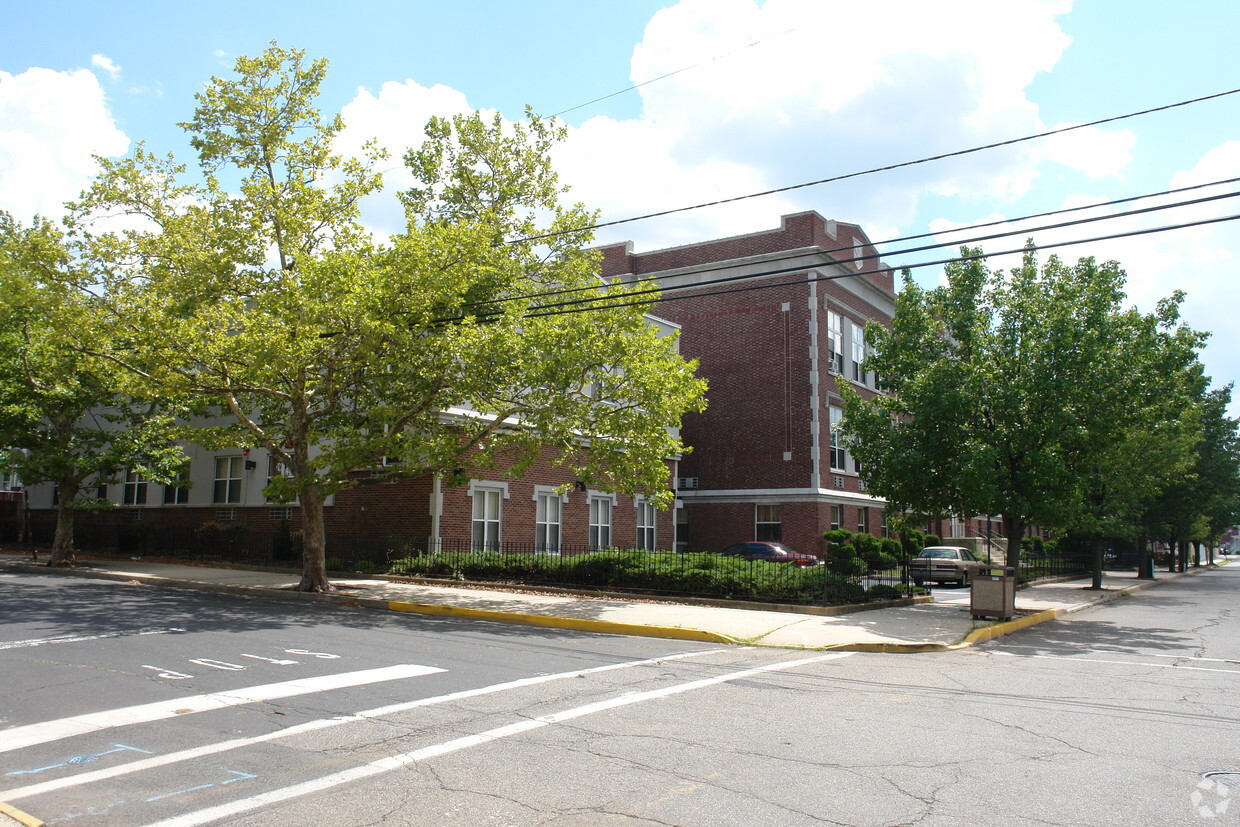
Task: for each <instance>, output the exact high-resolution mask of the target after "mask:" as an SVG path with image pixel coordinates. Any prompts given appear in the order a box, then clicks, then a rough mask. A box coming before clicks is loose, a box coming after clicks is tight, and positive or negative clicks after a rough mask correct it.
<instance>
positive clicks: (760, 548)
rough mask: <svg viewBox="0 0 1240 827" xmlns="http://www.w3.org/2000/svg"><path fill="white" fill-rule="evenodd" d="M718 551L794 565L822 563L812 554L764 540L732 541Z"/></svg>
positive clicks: (724, 553) (730, 555)
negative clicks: (732, 542) (731, 543)
mask: <svg viewBox="0 0 1240 827" xmlns="http://www.w3.org/2000/svg"><path fill="white" fill-rule="evenodd" d="M719 553H720V554H722V555H725V556H727V557H740V558H742V559H744V560H766V561H768V562H771V563H792V564H793V565H794V566H817V565H821V564H822V560H820V559H819V558H817V557H815V556H814V555H812V554H801V553H800V552H796V551H793V550H792V549H790V548H788V547H787V546H785V545H784V544H783V543H768V542H766V541H764V540H751V541H750V542H748V543H734V544H733V545H730V546H728V547H727V548H725V549H724V550H723V551H721V552H719Z"/></svg>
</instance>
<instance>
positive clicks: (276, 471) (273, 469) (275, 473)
mask: <svg viewBox="0 0 1240 827" xmlns="http://www.w3.org/2000/svg"><path fill="white" fill-rule="evenodd" d="M291 476H292V474H291V473H290V472H289V470H288V469H287V468H285V467H284V463H282V462H280V460H278V459H276V458H275V457H273V456H271V455H270V454H268V455H267V483H266V484H267V485H271V481H272V480H274V479H277V478H283V479H288V478H289V477H291ZM267 502H269V503H274V502H275V500H273V499H271V497H267ZM289 502H297V498H296V497H294V498H293V499H292V500H290V501H289Z"/></svg>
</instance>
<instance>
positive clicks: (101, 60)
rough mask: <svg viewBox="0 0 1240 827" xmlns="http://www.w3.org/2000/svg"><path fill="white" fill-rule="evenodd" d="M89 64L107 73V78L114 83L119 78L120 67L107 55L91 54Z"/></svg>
mask: <svg viewBox="0 0 1240 827" xmlns="http://www.w3.org/2000/svg"><path fill="white" fill-rule="evenodd" d="M90 65H91V66H94V67H95V68H96V69H102V70H103V71H104V72H106V73H107V75H108V80H110V81H112V82H113V83H116V82H117V81H118V80H120V79H121V67H119V66H117V65H116V64H115V63H114V62H113V61H112V59H111V58H110V57H108V56H107V55H98V54H96V55H91V56H90Z"/></svg>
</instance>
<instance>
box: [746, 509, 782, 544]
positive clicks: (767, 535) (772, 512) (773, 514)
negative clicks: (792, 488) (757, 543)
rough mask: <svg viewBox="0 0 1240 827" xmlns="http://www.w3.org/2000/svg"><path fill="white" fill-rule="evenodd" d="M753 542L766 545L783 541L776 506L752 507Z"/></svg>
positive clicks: (780, 522) (779, 517) (780, 519)
mask: <svg viewBox="0 0 1240 827" xmlns="http://www.w3.org/2000/svg"><path fill="white" fill-rule="evenodd" d="M753 538H754V539H755V540H764V541H766V542H768V543H779V542H782V541H783V539H784V524H783V518H782V515H781V513H780V507H779V506H778V505H758V506H755V507H754V530H753Z"/></svg>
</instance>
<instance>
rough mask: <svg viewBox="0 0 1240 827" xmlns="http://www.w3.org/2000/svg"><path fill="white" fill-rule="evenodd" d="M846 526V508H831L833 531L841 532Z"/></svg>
mask: <svg viewBox="0 0 1240 827" xmlns="http://www.w3.org/2000/svg"><path fill="white" fill-rule="evenodd" d="M843 526H844V506H842V505H833V506H831V530H832V531H839V530H840V529H841V528H843Z"/></svg>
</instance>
